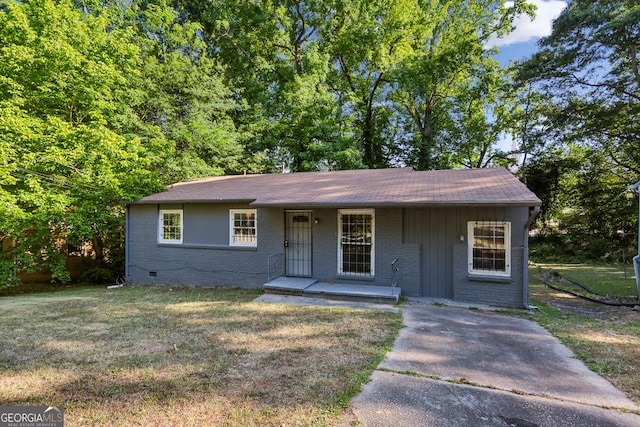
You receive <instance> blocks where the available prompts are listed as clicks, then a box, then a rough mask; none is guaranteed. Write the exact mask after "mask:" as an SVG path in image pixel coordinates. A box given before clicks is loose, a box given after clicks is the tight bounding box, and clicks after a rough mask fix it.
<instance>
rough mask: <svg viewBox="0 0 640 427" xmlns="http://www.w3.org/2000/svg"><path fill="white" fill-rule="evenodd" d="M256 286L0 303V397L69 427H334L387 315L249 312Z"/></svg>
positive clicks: (88, 293)
mask: <svg viewBox="0 0 640 427" xmlns="http://www.w3.org/2000/svg"><path fill="white" fill-rule="evenodd" d="M259 293H260V292H256V291H253V290H241V289H202V288H168V287H156V286H145V287H131V288H123V289H115V290H106V289H104V288H70V289H66V290H61V291H58V292H47V293H39V294H29V295H18V296H9V297H3V298H0V311H1V312H2V313H3V315H2V317H1V318H0V396H2V400H3V404H7V405H63V406H64V407H65V421H66V425H68V426H76V425H123V426H124V425H127V426H128V425H184V426H188V425H220V426H258V425H259V426H263V425H264V426H280V425H318V426H323V425H334V424H335V423H337V422H338V421H339V420H341V419H343V417H346V416H348V413H349V412H348V409H349V400H350V398H351V397H352V396H354V395H355V394H356V393H358V391H359V390H360V387H361V384H362V383H363V382H366V381H368V379H369V377H370V374H371V372H372V371H373V369H374V368H375V366H376V365H377V364H378V363H379V362H380V361H381V360H382V359H383V358H384V356H385V354H386V353H387V352H388V351H389V350H390V349H391V346H392V344H393V341H394V339H395V336H396V334H397V332H398V330H399V329H400V328H401V327H402V318H401V315H400V314H398V313H389V312H377V311H364V310H350V309H337V308H330V307H295V306H288V305H277V304H259V303H253V302H252V300H253V299H254V298H255V297H256V296H257V295H258V294H259Z"/></svg>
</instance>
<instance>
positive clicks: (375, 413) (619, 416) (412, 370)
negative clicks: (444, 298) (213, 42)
mask: <svg viewBox="0 0 640 427" xmlns="http://www.w3.org/2000/svg"><path fill="white" fill-rule="evenodd" d="M402 312H403V316H404V322H405V324H406V325H407V327H406V328H404V329H403V330H402V331H401V332H400V335H399V337H398V338H397V339H396V342H395V345H394V347H393V350H392V351H391V352H390V353H389V354H388V355H387V358H386V359H385V360H384V361H383V362H382V363H381V364H380V365H379V367H378V369H377V370H376V371H375V372H374V374H373V377H372V381H371V382H370V383H369V384H366V385H365V386H364V388H363V392H362V393H361V394H360V395H358V396H356V398H354V399H353V405H354V414H355V416H356V417H357V419H358V420H359V421H360V422H361V423H362V424H361V425H363V426H365V427H369V426H370V427H374V426H394V427H400V426H412V427H413V426H463V425H464V426H501V427H505V426H518V427H525V426H526V427H533V426H640V416H638V415H636V414H633V413H629V412H626V411H639V410H640V408H639V407H638V406H637V405H635V404H634V403H633V402H632V401H631V400H629V399H628V398H627V397H626V396H625V395H624V394H623V393H622V392H621V391H619V390H617V389H616V388H615V387H613V386H612V385H611V384H610V383H609V382H608V381H606V380H604V379H603V378H602V377H600V376H598V375H596V374H595V373H593V372H592V371H590V370H589V369H588V368H587V367H586V366H585V365H584V364H583V363H582V362H580V361H579V360H577V359H575V358H574V356H573V354H572V353H571V351H570V350H569V349H568V348H567V347H565V346H564V345H562V344H561V343H560V342H559V341H558V340H557V339H556V338H554V337H553V336H551V335H550V334H549V333H548V332H547V331H546V330H545V329H544V328H542V327H540V326H539V325H537V324H536V323H534V322H531V321H528V320H525V319H519V318H514V317H511V316H505V315H500V314H497V313H493V312H487V311H481V310H469V309H464V308H453V307H442V306H436V305H433V304H428V303H424V302H414V301H409V302H405V303H403V305H402Z"/></svg>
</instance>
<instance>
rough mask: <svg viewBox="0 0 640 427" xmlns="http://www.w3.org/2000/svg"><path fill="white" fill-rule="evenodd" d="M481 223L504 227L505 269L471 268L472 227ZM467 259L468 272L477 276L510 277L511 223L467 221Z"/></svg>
mask: <svg viewBox="0 0 640 427" xmlns="http://www.w3.org/2000/svg"><path fill="white" fill-rule="evenodd" d="M478 223H482V224H484V225H489V226H501V227H504V234H505V236H504V249H505V271H500V270H474V268H473V243H474V232H473V231H474V227H475V225H476V224H478ZM467 248H468V249H467V260H468V263H469V268H468V273H469V274H473V275H478V276H500V277H511V223H510V222H506V221H469V222H468V223H467Z"/></svg>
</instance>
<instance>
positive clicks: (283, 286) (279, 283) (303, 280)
mask: <svg viewBox="0 0 640 427" xmlns="http://www.w3.org/2000/svg"><path fill="white" fill-rule="evenodd" d="M316 282H317V280H316V279H312V278H310V277H284V276H283V277H278V278H277V279H273V280H272V281H270V282H268V283H265V284H264V286H263V288H264V289H265V290H267V289H271V290H283V291H289V292H291V291H299V292H302V291H303V290H304V289H306V288H308V287H309V286H311V285H313V284H314V283H316Z"/></svg>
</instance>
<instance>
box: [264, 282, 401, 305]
mask: <svg viewBox="0 0 640 427" xmlns="http://www.w3.org/2000/svg"><path fill="white" fill-rule="evenodd" d="M263 288H264V291H265V293H268V294H281V295H297V296H304V297H314V298H326V299H340V300H349V301H367V302H377V303H388V304H396V303H397V302H398V301H399V300H400V294H401V289H400V288H399V287H397V286H396V287H391V286H372V285H367V284H362V283H346V282H320V281H318V280H316V279H313V278H305V277H285V276H282V277H278V278H276V279H273V280H271V281H269V282H268V283H265V284H264V285H263Z"/></svg>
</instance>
